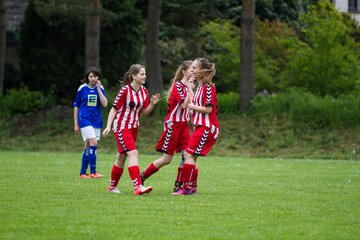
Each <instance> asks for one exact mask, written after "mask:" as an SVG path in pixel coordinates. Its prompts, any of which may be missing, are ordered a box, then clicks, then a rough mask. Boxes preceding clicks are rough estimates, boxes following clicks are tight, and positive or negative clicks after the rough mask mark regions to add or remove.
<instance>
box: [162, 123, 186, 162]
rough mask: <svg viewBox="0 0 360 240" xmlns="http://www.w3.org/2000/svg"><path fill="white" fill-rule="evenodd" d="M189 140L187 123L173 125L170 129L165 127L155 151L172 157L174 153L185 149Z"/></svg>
mask: <svg viewBox="0 0 360 240" xmlns="http://www.w3.org/2000/svg"><path fill="white" fill-rule="evenodd" d="M189 139H190V127H189V125H188V124H187V123H174V124H172V125H171V126H170V127H169V126H168V125H165V129H164V132H163V133H162V134H161V137H160V139H159V141H158V142H157V144H156V147H155V150H156V151H158V152H162V153H166V154H169V155H171V156H173V155H174V153H175V152H180V151H181V150H184V149H186V147H187V145H188V143H189Z"/></svg>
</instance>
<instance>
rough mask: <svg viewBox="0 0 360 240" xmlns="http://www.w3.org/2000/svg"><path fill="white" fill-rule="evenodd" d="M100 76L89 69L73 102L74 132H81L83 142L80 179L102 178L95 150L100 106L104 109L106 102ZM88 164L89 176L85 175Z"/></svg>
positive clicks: (98, 129)
mask: <svg viewBox="0 0 360 240" xmlns="http://www.w3.org/2000/svg"><path fill="white" fill-rule="evenodd" d="M100 78H101V74H100V72H99V70H98V69H97V68H95V67H90V68H89V69H88V71H87V73H86V74H85V79H84V80H81V82H82V83H83V84H82V85H81V86H80V87H79V89H78V91H77V94H76V98H75V101H74V104H73V106H74V131H75V133H79V132H81V136H82V138H83V140H84V142H85V146H84V152H83V155H82V161H81V169H80V178H102V177H103V175H101V174H99V173H97V171H96V149H97V144H98V141H99V140H100V130H101V128H102V127H103V120H102V111H101V106H103V107H106V106H107V104H108V100H107V98H106V95H105V89H104V87H103V86H102V85H101V82H100ZM89 164H90V175H88V174H87V173H86V171H87V168H88V165H89Z"/></svg>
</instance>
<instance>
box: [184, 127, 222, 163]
mask: <svg viewBox="0 0 360 240" xmlns="http://www.w3.org/2000/svg"><path fill="white" fill-rule="evenodd" d="M218 135H219V131H218V129H217V130H216V131H211V129H210V128H208V127H204V126H199V127H196V128H195V131H194V132H193V134H192V135H191V138H190V142H189V145H188V146H187V149H186V152H188V153H190V154H192V155H200V156H204V157H205V156H206V155H207V154H208V152H209V151H210V149H211V148H212V146H214V144H215V142H216V139H217V137H218Z"/></svg>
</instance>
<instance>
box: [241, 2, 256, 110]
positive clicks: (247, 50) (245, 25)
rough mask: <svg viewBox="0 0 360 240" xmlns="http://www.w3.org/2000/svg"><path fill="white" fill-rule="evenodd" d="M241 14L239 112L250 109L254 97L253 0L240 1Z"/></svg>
mask: <svg viewBox="0 0 360 240" xmlns="http://www.w3.org/2000/svg"><path fill="white" fill-rule="evenodd" d="M242 7H243V9H242V14H241V54H240V59H241V64H240V65H241V66H240V69H241V74H240V84H239V94H240V110H246V109H248V108H249V107H250V101H251V99H253V97H254V96H255V81H254V21H255V0H243V1H242Z"/></svg>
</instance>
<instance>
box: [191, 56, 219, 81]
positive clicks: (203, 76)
mask: <svg viewBox="0 0 360 240" xmlns="http://www.w3.org/2000/svg"><path fill="white" fill-rule="evenodd" d="M195 61H196V62H198V66H199V71H198V72H197V73H196V76H195V78H196V80H197V81H200V82H203V83H208V84H213V83H212V78H213V77H214V76H215V73H216V69H215V63H210V62H209V60H207V59H206V58H197V59H195Z"/></svg>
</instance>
